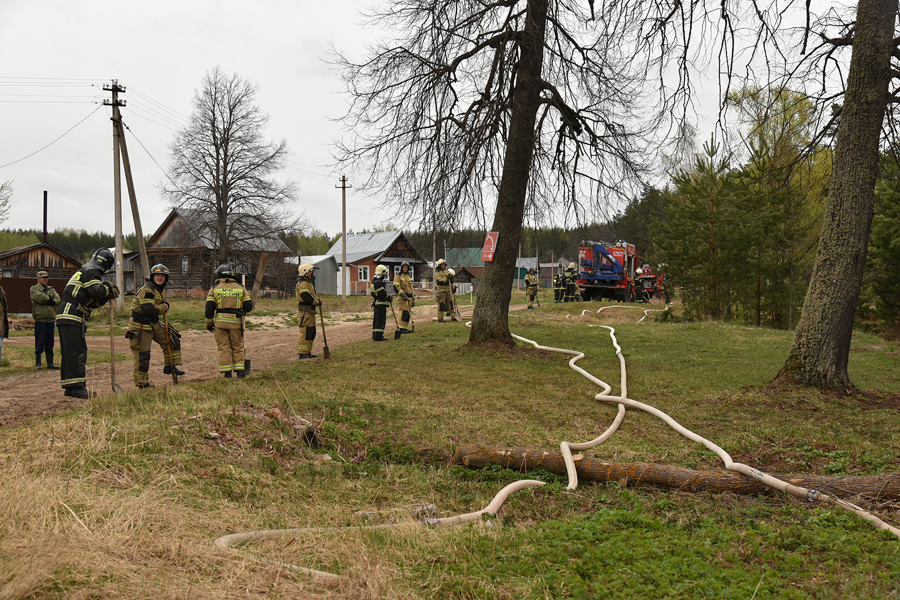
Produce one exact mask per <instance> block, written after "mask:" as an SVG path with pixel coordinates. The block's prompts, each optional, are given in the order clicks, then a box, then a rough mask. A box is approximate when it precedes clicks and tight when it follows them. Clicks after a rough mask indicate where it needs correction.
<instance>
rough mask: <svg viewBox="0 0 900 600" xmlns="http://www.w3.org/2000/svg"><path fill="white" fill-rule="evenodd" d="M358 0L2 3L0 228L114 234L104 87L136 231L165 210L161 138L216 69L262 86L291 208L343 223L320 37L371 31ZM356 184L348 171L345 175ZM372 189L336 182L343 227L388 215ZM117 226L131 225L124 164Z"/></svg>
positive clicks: (328, 228)
mask: <svg viewBox="0 0 900 600" xmlns="http://www.w3.org/2000/svg"><path fill="white" fill-rule="evenodd" d="M365 6H366V4H365V3H364V2H360V1H359V0H357V1H353V0H329V1H328V2H310V1H308V0H255V1H254V2H246V1H243V0H240V1H239V0H180V1H175V0H154V2H121V3H114V4H110V3H109V2H99V1H97V0H78V1H77V2H73V1H72V0H41V1H40V2H35V1H34V0H2V2H0V56H3V57H4V59H5V60H4V63H5V65H6V66H5V68H4V69H3V76H0V182H3V181H12V188H13V196H12V198H11V201H10V210H9V212H8V214H7V220H6V221H4V222H3V223H2V224H0V228H4V229H18V228H25V229H32V228H33V229H38V230H40V229H41V227H42V225H43V194H44V191H45V190H46V191H47V194H48V204H49V210H48V223H47V226H48V229H49V230H50V231H53V230H56V229H60V228H64V227H69V228H74V229H85V230H87V231H91V232H94V231H101V232H106V233H110V234H112V233H113V232H114V231H115V219H114V190H113V152H112V148H113V142H112V139H113V138H112V123H111V122H110V120H109V118H110V116H111V114H112V109H111V107H109V106H103V104H102V102H103V99H109V98H111V94H110V93H109V92H105V91H104V90H103V86H104V85H109V84H110V83H111V82H112V80H114V79H115V80H117V81H118V84H119V85H120V86H123V87H125V93H124V94H121V95H120V100H125V102H126V104H125V106H124V107H123V108H122V109H121V112H122V116H123V120H124V122H125V125H126V126H127V127H128V128H129V130H127V131H126V141H127V145H128V154H129V158H130V160H131V164H132V173H133V177H134V182H135V190H136V195H137V200H138V207H139V212H140V218H141V226H142V229H143V232H144V234H145V235H149V234H151V233H153V232H154V231H155V230H156V229H157V228H158V227H159V225H160V224H161V223H162V221H163V219H164V218H165V216H166V215H167V214H168V213H169V210H170V207H169V205H168V204H167V203H166V202H165V201H164V200H163V199H162V197H161V194H160V193H159V190H158V186H159V185H160V184H161V183H162V182H163V180H164V179H165V177H166V175H165V173H164V169H165V168H166V167H167V166H168V164H169V161H170V157H169V150H168V145H169V143H170V142H171V141H172V140H173V138H174V136H175V133H176V132H177V131H178V130H180V129H181V128H182V127H184V125H185V124H186V123H187V122H188V119H189V117H190V114H191V112H192V104H191V103H192V100H193V98H194V95H195V93H196V91H197V89H198V88H199V87H200V85H201V81H202V78H203V76H204V75H205V74H206V72H207V71H209V70H210V69H212V68H214V67H216V66H218V67H220V68H221V69H222V70H223V71H225V72H226V73H229V74H231V73H235V74H237V75H240V76H241V77H243V78H246V79H248V80H250V81H251V82H254V83H255V84H257V85H258V86H259V91H258V93H257V95H256V102H257V104H258V105H259V106H260V108H261V109H262V110H263V111H264V112H265V113H267V114H269V115H270V121H269V125H268V128H267V130H266V137H267V138H268V139H270V140H280V139H282V138H284V139H285V140H286V141H287V144H288V147H289V149H290V150H291V156H290V158H289V159H288V162H287V163H286V167H285V169H284V171H283V172H282V174H280V176H279V177H280V178H281V179H292V180H294V181H295V182H296V183H297V184H298V185H299V194H298V198H297V201H296V202H295V203H294V206H293V207H292V209H293V211H294V212H295V214H297V215H298V216H299V215H305V217H306V219H307V221H308V222H309V223H310V224H311V225H313V226H314V227H317V228H318V229H320V230H322V231H325V232H326V233H328V234H329V235H331V236H334V235H335V234H336V233H340V231H341V190H340V189H339V186H340V178H341V173H340V172H336V171H332V170H331V168H330V166H329V164H330V163H331V162H332V156H331V150H332V147H331V143H332V141H333V140H334V139H335V138H336V137H338V136H339V135H340V133H341V130H340V125H339V124H338V123H336V122H335V121H334V119H335V118H337V117H340V116H341V115H342V113H343V108H344V107H345V106H346V104H345V101H344V95H343V93H342V92H343V87H342V82H341V80H340V78H339V75H338V73H337V72H336V71H334V70H333V69H332V68H331V67H330V66H329V65H328V64H327V63H326V62H325V60H326V59H327V57H328V51H329V48H330V45H331V44H333V45H334V46H335V47H337V48H338V49H340V50H342V51H345V52H348V53H349V55H350V56H351V57H354V58H358V57H360V56H361V55H362V52H363V50H364V44H365V42H366V41H367V40H370V39H371V37H372V32H370V31H368V30H367V29H366V28H365V27H362V26H361V23H362V18H361V16H360V12H359V11H360V9H362V8H364V7H365ZM347 183H348V185H350V186H353V183H354V182H353V180H352V179H348V182H347ZM380 200H381V199H380V198H372V197H368V196H366V195H364V194H362V193H358V192H356V191H354V189H353V188H352V187H351V188H350V189H348V190H347V229H348V230H350V229H353V230H357V231H358V230H360V229H363V228H366V227H372V226H375V225H378V224H381V223H383V222H385V221H387V220H388V218H389V217H390V216H391V215H390V214H388V213H386V212H384V211H383V210H381V209H379V203H380ZM122 211H123V232H124V233H125V234H128V233H131V232H133V231H134V225H133V219H132V214H131V209H130V205H129V201H128V190H127V187H126V185H125V177H124V172H123V175H122Z"/></svg>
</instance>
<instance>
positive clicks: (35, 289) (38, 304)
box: [30, 283, 59, 323]
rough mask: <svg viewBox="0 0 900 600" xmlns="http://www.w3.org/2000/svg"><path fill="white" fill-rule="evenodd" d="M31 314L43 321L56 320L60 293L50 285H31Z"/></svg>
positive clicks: (35, 318)
mask: <svg viewBox="0 0 900 600" xmlns="http://www.w3.org/2000/svg"><path fill="white" fill-rule="evenodd" d="M30 294H31V316H32V317H34V320H35V321H40V322H41V323H52V322H53V321H55V320H56V305H57V304H59V293H58V292H57V291H56V290H55V289H53V287H52V286H49V285H41V284H40V283H39V284H37V285H33V286H31V290H30Z"/></svg>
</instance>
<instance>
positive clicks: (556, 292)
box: [553, 273, 565, 304]
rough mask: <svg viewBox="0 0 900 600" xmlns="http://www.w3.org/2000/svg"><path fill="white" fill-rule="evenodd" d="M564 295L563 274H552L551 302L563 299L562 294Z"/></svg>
mask: <svg viewBox="0 0 900 600" xmlns="http://www.w3.org/2000/svg"><path fill="white" fill-rule="evenodd" d="M564 295H565V287H564V286H563V274H562V273H557V274H556V275H554V276H553V302H554V304H555V303H557V302H562V301H563V296H564Z"/></svg>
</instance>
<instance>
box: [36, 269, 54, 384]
mask: <svg viewBox="0 0 900 600" xmlns="http://www.w3.org/2000/svg"><path fill="white" fill-rule="evenodd" d="M58 304H59V293H58V292H57V291H56V290H55V289H53V287H51V286H50V275H49V274H48V273H47V271H38V273H37V284H35V285H33V286H31V316H32V317H34V368H35V369H41V368H42V367H41V354H45V355H46V356H47V368H48V369H53V370H55V371H58V370H59V367H57V366H56V365H55V364H53V335H54V333H55V332H54V331H53V325H54V323H55V321H56V305H58Z"/></svg>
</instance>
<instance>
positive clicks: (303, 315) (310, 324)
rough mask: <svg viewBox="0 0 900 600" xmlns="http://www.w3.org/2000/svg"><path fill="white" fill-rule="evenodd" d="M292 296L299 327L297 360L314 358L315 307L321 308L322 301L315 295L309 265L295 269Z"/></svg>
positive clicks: (311, 271)
mask: <svg viewBox="0 0 900 600" xmlns="http://www.w3.org/2000/svg"><path fill="white" fill-rule="evenodd" d="M294 294H295V295H296V297H297V324H298V325H299V326H300V339H299V340H298V341H297V353H298V356H297V358H315V357H316V355H315V354H313V353H312V345H313V340H315V339H316V307H317V306H322V299H321V298H319V296H318V295H316V273H315V267H313V266H312V264H311V263H303V264H302V265H300V266H299V267H297V286H296V287H295V288H294Z"/></svg>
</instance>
